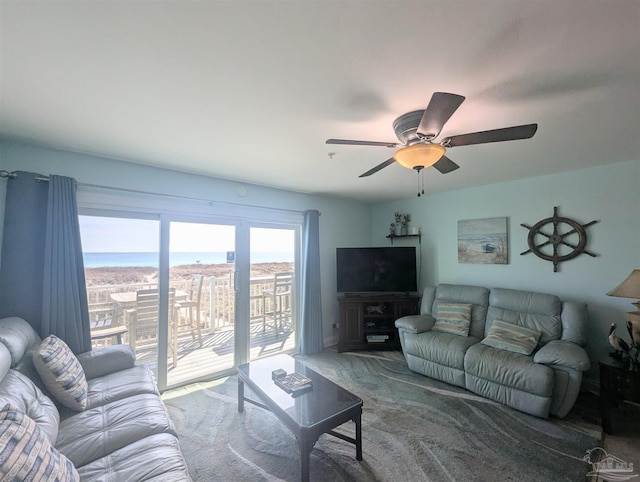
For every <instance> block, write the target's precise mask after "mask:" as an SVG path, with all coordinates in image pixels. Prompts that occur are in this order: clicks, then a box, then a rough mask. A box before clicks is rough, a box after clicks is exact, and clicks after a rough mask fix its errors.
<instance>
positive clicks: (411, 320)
mask: <svg viewBox="0 0 640 482" xmlns="http://www.w3.org/2000/svg"><path fill="white" fill-rule="evenodd" d="M435 322H436V320H435V318H434V317H433V316H431V315H408V316H403V317H402V318H398V319H397V320H396V328H397V329H398V330H406V331H409V332H411V333H422V332H423V331H429V330H430V329H431V328H432V327H433V325H434V323H435Z"/></svg>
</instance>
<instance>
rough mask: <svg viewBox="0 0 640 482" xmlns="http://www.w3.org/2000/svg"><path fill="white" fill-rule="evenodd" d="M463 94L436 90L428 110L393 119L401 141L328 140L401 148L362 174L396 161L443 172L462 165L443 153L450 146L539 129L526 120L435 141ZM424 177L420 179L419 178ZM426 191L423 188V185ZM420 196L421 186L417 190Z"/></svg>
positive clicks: (497, 139)
mask: <svg viewBox="0 0 640 482" xmlns="http://www.w3.org/2000/svg"><path fill="white" fill-rule="evenodd" d="M464 99H465V98H464V97H463V96H461V95H457V94H449V93H447V92H434V94H433V95H432V96H431V100H430V101H429V105H428V106H427V108H426V109H425V110H416V111H413V112H408V113H406V114H403V115H401V116H400V117H398V118H397V119H396V120H395V121H393V130H394V131H395V133H396V136H397V137H398V140H399V141H400V142H376V141H355V140H351V139H327V142H326V143H327V144H343V145H353V146H381V147H391V148H399V149H398V150H397V151H396V152H395V153H394V154H393V156H392V157H391V158H389V159H387V160H386V161H384V162H382V163H380V164H378V165H377V166H375V167H374V168H372V169H370V170H368V171H367V172H365V173H363V174H361V175H360V176H359V177H367V176H370V175H371V174H375V173H376V172H378V171H380V170H381V169H384V168H385V167H387V166H389V165H391V164H393V163H394V162H397V163H398V164H400V165H401V166H403V167H406V168H407V169H414V170H416V171H418V173H420V172H421V171H422V169H424V168H425V167H429V166H433V167H435V168H436V169H437V170H438V171H440V172H441V173H442V174H447V173H449V172H451V171H455V170H456V169H458V168H459V167H460V166H458V165H457V164H456V163H455V162H453V161H452V160H451V159H449V158H448V157H447V156H445V155H444V153H445V152H446V151H447V149H449V148H452V147H458V146H469V145H472V144H487V143H489V142H502V141H513V140H517V139H529V138H531V137H533V135H534V134H535V133H536V130H537V129H538V124H526V125H521V126H514V127H505V128H502V129H493V130H489V131H481V132H472V133H470V134H460V135H457V136H451V137H446V138H444V139H443V140H442V141H440V142H434V139H435V138H436V137H438V135H439V134H440V131H441V130H442V128H443V127H444V125H445V124H446V122H447V121H448V120H449V118H450V117H451V116H452V115H453V113H454V112H455V111H456V109H458V107H460V105H461V104H462V102H463V101H464ZM421 181H422V180H421V179H420V180H419V182H421ZM422 194H424V188H422ZM418 196H420V188H419V191H418Z"/></svg>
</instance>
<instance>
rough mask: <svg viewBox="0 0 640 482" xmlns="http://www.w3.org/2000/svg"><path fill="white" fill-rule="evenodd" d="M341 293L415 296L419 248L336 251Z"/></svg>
mask: <svg viewBox="0 0 640 482" xmlns="http://www.w3.org/2000/svg"><path fill="white" fill-rule="evenodd" d="M336 262H337V263H336V264H337V266H336V267H337V285H338V292H339V293H347V294H358V293H412V292H417V291H418V279H417V278H418V277H417V268H416V248H415V247H414V246H411V247H404V246H398V247H386V248H337V249H336Z"/></svg>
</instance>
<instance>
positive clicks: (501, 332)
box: [482, 320, 542, 355]
mask: <svg viewBox="0 0 640 482" xmlns="http://www.w3.org/2000/svg"><path fill="white" fill-rule="evenodd" d="M541 334H542V332H541V331H540V330H536V329H534V328H527V327H526V326H520V325H516V324H515V323H509V322H508V321H504V320H493V323H492V324H491V328H490V329H489V333H488V335H487V336H486V337H485V338H484V340H482V343H484V344H485V345H489V346H492V347H493V348H500V349H501V350H509V351H512V352H515V353H521V354H523V355H531V353H533V350H535V348H536V346H537V345H538V340H539V339H540V335H541Z"/></svg>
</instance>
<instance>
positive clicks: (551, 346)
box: [533, 340, 591, 371]
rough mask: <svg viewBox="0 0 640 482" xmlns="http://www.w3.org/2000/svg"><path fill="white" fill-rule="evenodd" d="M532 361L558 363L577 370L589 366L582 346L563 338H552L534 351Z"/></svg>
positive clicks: (584, 369)
mask: <svg viewBox="0 0 640 482" xmlns="http://www.w3.org/2000/svg"><path fill="white" fill-rule="evenodd" d="M533 361H534V362H536V363H542V364H544V365H560V366H564V367H568V368H573V369H574V370H578V371H586V370H588V369H589V368H590V367H591V363H590V362H589V357H588V356H587V352H586V351H585V350H584V348H582V347H581V346H580V345H576V344H575V343H571V342H570V341H563V340H552V341H550V342H549V343H547V344H546V345H545V346H543V347H542V348H540V350H538V351H537V352H536V354H535V355H534V356H533Z"/></svg>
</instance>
